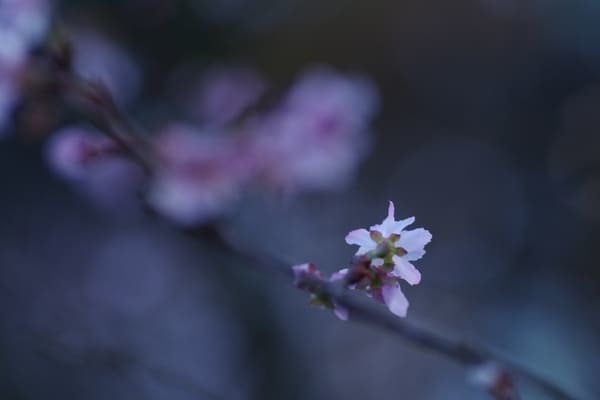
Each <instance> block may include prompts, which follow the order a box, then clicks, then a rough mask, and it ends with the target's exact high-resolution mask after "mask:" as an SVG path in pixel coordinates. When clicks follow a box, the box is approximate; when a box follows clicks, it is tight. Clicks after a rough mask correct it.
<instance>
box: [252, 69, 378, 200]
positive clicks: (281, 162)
mask: <svg viewBox="0 0 600 400" xmlns="http://www.w3.org/2000/svg"><path fill="white" fill-rule="evenodd" d="M376 107H377V95H376V90H375V89H374V87H373V85H372V84H371V83H370V82H369V81H367V80H366V79H364V78H360V77H355V76H343V75H340V74H337V73H335V72H333V71H331V70H328V69H313V70H310V71H308V72H307V73H306V74H305V76H304V77H303V78H301V79H300V81H299V82H298V83H297V84H296V85H295V86H294V87H293V88H292V90H291V91H290V93H289V95H288V96H287V98H286V99H285V101H284V103H283V105H282V107H280V108H279V109H278V110H276V111H275V112H273V113H271V114H270V115H268V116H266V117H263V118H262V119H257V120H256V121H255V122H254V127H253V129H254V130H255V131H256V135H257V136H256V143H255V150H254V151H255V152H256V153H257V157H260V159H261V175H262V177H263V179H265V180H266V182H267V183H269V184H271V185H274V186H275V187H278V188H281V189H283V190H285V191H291V192H295V191H302V190H336V189H340V188H342V187H343V186H345V185H346V184H347V183H348V182H349V181H350V180H351V178H352V177H353V175H354V173H355V172H356V169H357V166H358V163H359V162H360V161H361V160H362V159H363V158H364V157H365V156H366V154H367V153H368V150H369V138H368V128H369V123H370V121H371V118H372V117H373V114H374V112H375V110H376Z"/></svg>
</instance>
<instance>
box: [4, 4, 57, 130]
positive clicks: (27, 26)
mask: <svg viewBox="0 0 600 400" xmlns="http://www.w3.org/2000/svg"><path fill="white" fill-rule="evenodd" d="M49 17H50V3H49V1H48V0H3V1H1V2H0V132H2V131H3V130H4V128H5V127H6V125H7V123H8V121H9V116H10V113H11V111H12V110H13V108H14V106H15V103H16V102H17V101H18V98H19V87H18V84H17V81H18V74H19V71H20V70H21V69H22V68H23V66H24V64H25V62H26V61H27V56H28V54H29V50H30V48H31V47H32V46H34V45H35V44H36V43H37V42H39V41H40V40H41V39H42V37H43V35H44V34H45V32H46V30H47V29H48V25H49Z"/></svg>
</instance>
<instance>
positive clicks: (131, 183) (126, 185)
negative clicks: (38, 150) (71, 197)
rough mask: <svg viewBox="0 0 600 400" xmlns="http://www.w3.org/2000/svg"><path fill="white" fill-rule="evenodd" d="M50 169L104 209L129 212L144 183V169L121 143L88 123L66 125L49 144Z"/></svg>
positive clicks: (133, 206) (47, 148)
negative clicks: (132, 159) (126, 155)
mask: <svg viewBox="0 0 600 400" xmlns="http://www.w3.org/2000/svg"><path fill="white" fill-rule="evenodd" d="M46 159H47V162H48V164H49V166H50V168H51V169H52V170H53V171H54V172H55V173H56V174H57V175H58V176H60V177H61V178H63V179H65V180H67V181H69V182H71V183H73V184H74V185H75V189H76V190H77V191H79V192H80V193H82V194H83V195H85V196H86V197H88V198H89V199H90V200H91V201H92V202H93V203H95V204H96V205H98V206H100V207H101V208H106V209H110V210H113V211H123V212H125V211H130V210H132V209H134V208H135V207H136V204H137V198H136V197H137V193H138V191H139V189H140V187H141V184H142V182H143V173H142V170H141V168H140V167H139V166H138V165H136V164H135V163H134V162H132V161H131V160H129V159H128V158H127V157H125V155H124V153H123V150H122V148H121V146H120V145H119V144H117V143H116V142H115V141H113V140H112V139H110V138H108V137H106V136H104V135H102V134H101V133H100V132H97V131H95V130H93V129H91V128H88V127H85V126H67V127H65V128H62V129H61V130H59V131H58V132H56V133H54V134H53V135H52V136H51V138H50V139H49V141H48V143H47V146H46Z"/></svg>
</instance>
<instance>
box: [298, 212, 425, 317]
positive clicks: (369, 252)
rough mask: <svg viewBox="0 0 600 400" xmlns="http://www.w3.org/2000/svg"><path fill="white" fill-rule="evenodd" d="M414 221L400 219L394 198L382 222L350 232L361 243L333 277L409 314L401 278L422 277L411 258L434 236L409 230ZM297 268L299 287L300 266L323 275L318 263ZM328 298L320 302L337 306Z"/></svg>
mask: <svg viewBox="0 0 600 400" xmlns="http://www.w3.org/2000/svg"><path fill="white" fill-rule="evenodd" d="M414 221H415V218H414V217H411V218H407V219H403V220H399V221H397V220H396V219H395V217H394V203H392V202H391V201H390V204H389V208H388V215H387V217H386V218H385V219H384V220H383V222H382V223H381V224H378V225H373V226H371V227H370V228H369V229H368V230H367V229H356V230H353V231H352V232H350V233H349V234H348V235H346V243H348V244H350V245H356V246H358V250H357V252H356V256H355V258H354V260H353V262H352V265H350V267H348V268H344V269H341V270H339V271H338V272H336V273H334V274H333V275H332V276H331V278H330V280H331V281H337V280H343V282H344V286H346V287H348V288H349V289H351V290H361V291H364V292H365V293H366V294H367V295H368V296H370V297H372V298H373V299H375V300H376V301H378V302H380V303H383V304H385V305H386V306H387V307H388V309H389V310H390V311H391V312H392V313H394V314H395V315H397V316H399V317H405V316H406V313H407V310H408V305H409V302H408V300H407V298H406V296H405V295H404V293H403V292H402V289H401V287H400V280H405V281H406V282H408V283H409V284H410V285H416V284H418V283H419V282H420V281H421V273H420V272H419V271H418V270H417V269H416V268H415V266H414V265H413V264H412V263H411V261H416V260H418V259H420V258H421V257H423V255H424V254H425V249H424V247H425V246H426V245H427V244H428V243H429V242H430V241H431V237H432V236H431V233H429V231H427V230H426V229H423V228H417V229H412V230H405V228H406V227H408V226H409V225H411V224H412V223H413V222H414ZM303 265H307V264H303ZM293 269H294V272H295V274H296V281H297V282H296V284H297V286H299V287H301V282H302V279H300V278H302V276H300V275H298V271H300V270H301V271H304V274H308V273H310V274H311V276H312V277H313V278H316V279H320V277H321V274H320V272H319V271H317V270H316V268H315V267H314V266H313V267H312V268H310V269H307V268H304V269H302V266H294V267H293ZM314 296H316V294H315V293H313V297H314ZM326 300H327V301H324V300H322V299H321V302H320V303H319V305H323V306H326V307H329V308H332V309H334V310H336V307H335V303H334V301H333V300H331V299H326ZM336 314H338V312H336ZM343 319H345V318H343Z"/></svg>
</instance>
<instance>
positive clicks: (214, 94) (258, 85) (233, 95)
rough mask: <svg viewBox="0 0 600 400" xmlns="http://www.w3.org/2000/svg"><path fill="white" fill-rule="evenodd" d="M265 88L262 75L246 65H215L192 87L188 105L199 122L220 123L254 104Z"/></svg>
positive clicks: (233, 117)
mask: <svg viewBox="0 0 600 400" xmlns="http://www.w3.org/2000/svg"><path fill="white" fill-rule="evenodd" d="M265 89H266V83H265V81H264V80H263V78H262V77H261V76H260V75H259V74H258V73H257V72H256V71H254V70H252V69H250V68H245V67H229V68H223V67H221V68H217V67H215V68H213V69H212V70H210V71H208V72H207V73H206V74H205V75H204V76H203V78H202V80H201V82H200V84H199V85H198V87H197V88H196V89H195V90H194V93H193V94H192V98H191V99H190V101H189V108H190V111H191V114H192V115H197V116H198V117H199V118H200V119H201V120H202V121H203V123H205V124H209V125H213V124H216V125H223V124H226V123H229V122H232V121H234V120H235V119H236V118H238V117H239V116H240V115H241V114H242V113H243V112H244V111H246V110H247V109H248V108H250V107H252V106H253V105H255V104H256V103H257V102H258V101H259V99H260V97H261V96H262V94H263V93H264V91H265Z"/></svg>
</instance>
